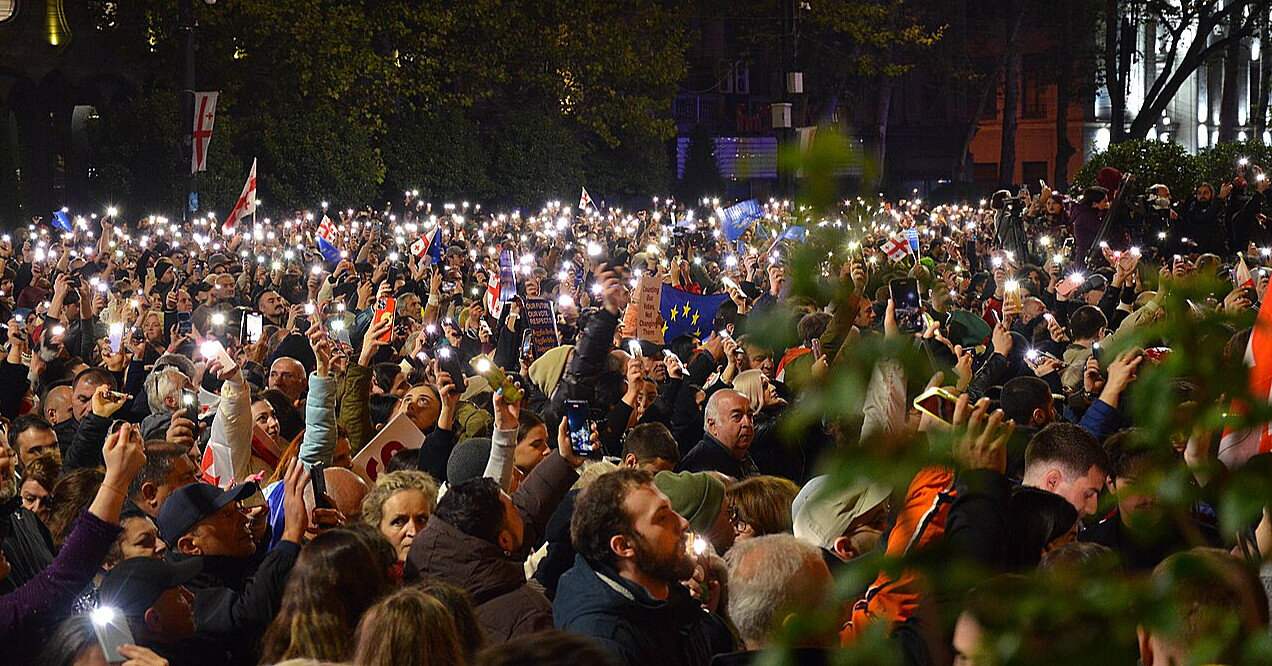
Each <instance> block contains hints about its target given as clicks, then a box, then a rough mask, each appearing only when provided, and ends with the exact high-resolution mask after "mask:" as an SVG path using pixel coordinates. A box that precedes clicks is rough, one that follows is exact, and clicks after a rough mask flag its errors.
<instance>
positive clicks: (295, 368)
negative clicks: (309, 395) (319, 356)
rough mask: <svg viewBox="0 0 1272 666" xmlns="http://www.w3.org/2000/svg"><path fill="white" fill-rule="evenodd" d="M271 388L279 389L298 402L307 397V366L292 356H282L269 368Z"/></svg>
mask: <svg viewBox="0 0 1272 666" xmlns="http://www.w3.org/2000/svg"><path fill="white" fill-rule="evenodd" d="M269 388H272V389H278V390H279V391H282V392H283V395H285V396H287V397H288V398H289V399H291V401H292V402H296V401H298V400H300V399H301V398H303V397H305V389H306V388H307V386H306V384H305V366H303V365H301V364H300V361H297V360H296V359H294V358H291V357H290V356H282V357H279V358H278V359H276V360H275V361H274V364H273V365H271V366H269Z"/></svg>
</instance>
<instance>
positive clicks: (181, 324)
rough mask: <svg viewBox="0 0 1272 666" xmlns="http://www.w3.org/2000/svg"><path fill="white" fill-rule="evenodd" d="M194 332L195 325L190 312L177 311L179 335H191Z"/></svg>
mask: <svg viewBox="0 0 1272 666" xmlns="http://www.w3.org/2000/svg"><path fill="white" fill-rule="evenodd" d="M193 332H194V325H193V324H191V323H190V313H189V312H178V313H177V335H190V334H191V333H193Z"/></svg>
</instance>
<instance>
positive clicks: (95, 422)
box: [59, 412, 113, 470]
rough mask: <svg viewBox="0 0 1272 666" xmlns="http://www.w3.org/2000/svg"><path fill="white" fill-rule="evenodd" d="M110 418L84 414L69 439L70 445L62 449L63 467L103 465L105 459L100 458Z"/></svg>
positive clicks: (74, 467)
mask: <svg viewBox="0 0 1272 666" xmlns="http://www.w3.org/2000/svg"><path fill="white" fill-rule="evenodd" d="M112 420H113V419H108V418H102V417H100V416H98V415H96V414H94V413H92V412H89V413H87V414H85V415H84V418H83V420H81V421H80V422H79V427H78V428H76V429H75V437H74V438H73V439H71V444H70V446H68V447H65V448H64V449H63V451H62V460H63V463H62V465H63V467H65V468H66V469H68V470H71V469H79V468H81V467H102V466H103V465H105V464H106V461H105V460H103V459H102V445H103V444H105V443H106V434H107V431H108V430H110V422H111V421H112ZM59 444H60V442H59Z"/></svg>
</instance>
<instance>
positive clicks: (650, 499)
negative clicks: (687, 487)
mask: <svg viewBox="0 0 1272 666" xmlns="http://www.w3.org/2000/svg"><path fill="white" fill-rule="evenodd" d="M688 530H689V523H688V522H686V521H685V519H684V518H682V517H680V515H679V514H677V513H676V512H675V510H673V509H672V506H671V502H670V501H669V500H668V499H667V496H666V495H663V494H662V492H660V491H659V490H658V488H657V486H655V485H654V477H653V475H652V474H650V473H649V472H647V471H645V470H640V469H620V470H618V471H616V472H611V473H609V474H606V475H604V476H601V477H599V478H598V479H596V481H594V482H593V483H592V485H590V486H588V487H587V489H585V490H584V491H583V492H582V493H581V494H580V495H579V497H578V502H577V504H576V505H575V509H574V516H573V517H572V519H571V521H570V539H571V541H572V542H573V544H574V549H575V551H576V552H577V553H578V555H577V556H576V557H575V561H574V567H573V568H571V569H570V570H569V571H568V572H566V573H565V575H564V576H562V577H561V581H560V584H559V585H558V587H557V595H556V601H555V603H554V605H553V616H554V620H555V623H556V626H557V628H559V629H563V630H566V631H571V632H574V633H578V634H582V635H585V636H589V637H591V638H592V639H593V640H595V641H596V642H597V643H598V644H599V645H600V646H601V647H602V648H604V649H605V650H606V651H607V652H609V653H611V654H613V655H614V656H615V657H616V658H617V660H618V661H619V662H620V663H623V664H628V665H636V664H665V665H666V666H682V665H683V666H694V665H698V664H707V663H709V662H710V661H711V658H712V656H713V655H716V654H721V653H725V652H729V651H731V650H732V649H733V648H734V645H733V639H732V637H731V635H730V634H729V633H728V630H727V629H726V628H725V627H724V624H723V622H721V620H720V619H719V618H718V617H716V616H715V615H713V614H711V613H709V612H707V611H705V610H704V609H703V608H702V606H701V605H700V604H699V603H698V602H697V601H696V600H694V599H693V597H691V596H690V594H689V591H688V590H687V589H686V588H685V587H684V585H682V584H681V583H680V581H683V580H687V579H689V578H690V577H691V576H692V575H693V573H694V566H695V564H694V559H693V556H692V555H690V553H689V550H688V541H689V531H688Z"/></svg>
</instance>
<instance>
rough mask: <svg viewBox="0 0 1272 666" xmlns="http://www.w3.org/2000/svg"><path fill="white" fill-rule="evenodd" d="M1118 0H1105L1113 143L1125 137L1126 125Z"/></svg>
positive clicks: (1105, 50)
mask: <svg viewBox="0 0 1272 666" xmlns="http://www.w3.org/2000/svg"><path fill="white" fill-rule="evenodd" d="M1117 5H1118V2H1117V0H1104V72H1105V88H1106V89H1108V91H1109V104H1110V106H1111V108H1112V111H1111V113H1110V115H1109V132H1110V136H1111V138H1112V142H1113V143H1117V142H1119V141H1121V140H1122V139H1123V133H1122V132H1123V128H1124V127H1125V126H1126V70H1124V69H1121V63H1122V58H1121V55H1120V50H1119V49H1118V37H1119V35H1120V34H1121V30H1120V28H1121V21H1120V20H1119V19H1118V14H1117Z"/></svg>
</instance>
